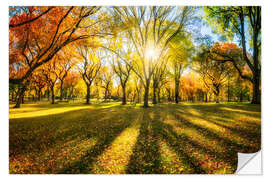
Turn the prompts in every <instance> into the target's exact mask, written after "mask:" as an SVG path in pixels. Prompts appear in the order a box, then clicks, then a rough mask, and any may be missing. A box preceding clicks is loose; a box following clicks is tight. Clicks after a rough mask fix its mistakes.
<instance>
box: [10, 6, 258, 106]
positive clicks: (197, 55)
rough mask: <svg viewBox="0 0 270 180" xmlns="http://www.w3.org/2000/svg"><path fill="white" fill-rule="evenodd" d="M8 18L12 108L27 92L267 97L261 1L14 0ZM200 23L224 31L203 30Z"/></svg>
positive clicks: (90, 98) (86, 96) (182, 98)
mask: <svg viewBox="0 0 270 180" xmlns="http://www.w3.org/2000/svg"><path fill="white" fill-rule="evenodd" d="M199 14H203V16H200V15H199ZM9 22H10V23H9V99H10V102H11V103H14V104H15V105H14V107H16V108H19V107H20V105H21V104H22V103H25V101H26V100H27V101H41V100H43V101H45V100H49V101H51V103H52V104H54V103H57V102H63V101H70V100H77V99H79V100H81V99H83V101H84V102H85V103H87V104H90V103H91V102H94V101H95V102H96V101H121V102H122V105H125V104H127V103H143V106H144V107H148V106H149V103H150V102H151V103H152V104H157V103H162V102H175V103H179V102H187V101H190V102H198V101H199V102H216V103H219V102H224V101H226V102H231V101H237V102H242V101H249V102H251V103H253V104H260V103H261V8H260V7H259V6H256V7H252V6H249V7H241V6H237V7H187V6H185V7H178V6H175V7H173V6H137V7H135V6H132V7H127V6H125V7H99V6H97V7H96V6H89V7H85V6H81V7H73V6H70V7H66V6H59V7H46V6H42V7H36V6H27V7H26V6H11V7H9ZM202 24H207V27H209V28H211V30H212V31H213V36H215V37H218V39H219V40H218V41H214V40H213V38H211V36H202V35H201V34H200V33H199V32H197V31H198V29H200V28H201V26H202Z"/></svg>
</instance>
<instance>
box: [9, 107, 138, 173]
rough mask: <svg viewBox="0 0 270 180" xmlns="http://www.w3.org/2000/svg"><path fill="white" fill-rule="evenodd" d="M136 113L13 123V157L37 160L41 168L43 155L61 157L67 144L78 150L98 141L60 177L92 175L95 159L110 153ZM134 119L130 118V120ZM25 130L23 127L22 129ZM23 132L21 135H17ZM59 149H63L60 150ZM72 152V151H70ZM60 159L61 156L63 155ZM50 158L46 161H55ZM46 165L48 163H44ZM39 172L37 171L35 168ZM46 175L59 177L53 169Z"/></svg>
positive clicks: (113, 111)
mask: <svg viewBox="0 0 270 180" xmlns="http://www.w3.org/2000/svg"><path fill="white" fill-rule="evenodd" d="M133 114H135V115H136V113H133V110H132V109H129V110H127V111H126V108H119V109H118V108H108V109H99V110H76V111H72V112H68V113H63V114H57V115H50V116H48V117H42V118H27V119H25V120H24V119H19V120H17V119H16V120H12V123H11V124H12V125H11V126H10V138H9V142H10V143H9V149H10V152H9V157H10V158H11V159H12V158H13V157H17V156H25V155H27V157H28V158H29V160H30V159H32V160H33V162H34V163H35V164H36V166H37V168H38V166H39V163H41V162H39V161H44V159H40V157H41V156H42V154H44V153H45V152H48V150H52V151H53V152H54V154H55V153H56V154H57V153H58V151H59V147H60V148H61V147H62V146H64V145H65V144H66V143H68V142H71V141H73V140H76V142H74V143H75V144H74V145H73V146H75V145H76V144H77V143H80V142H81V141H84V140H88V139H89V140H91V139H92V138H95V139H97V144H95V145H94V147H92V148H91V149H90V150H89V151H88V152H87V153H86V155H85V156H84V157H82V158H81V159H80V160H77V159H76V160H77V161H75V162H74V163H72V164H70V166H69V167H63V169H60V170H59V173H73V172H76V173H91V167H90V168H89V164H91V163H92V162H93V161H94V159H95V158H96V157H97V156H98V155H99V154H101V153H102V152H103V150H104V149H106V148H107V147H108V146H109V145H110V144H111V142H112V141H113V140H114V139H115V138H116V137H117V136H118V135H119V134H120V133H121V132H122V131H123V130H124V129H125V128H127V127H129V125H130V124H131V123H132V117H131V116H132V115H133ZM129 115H130V116H129ZM22 126H23V127H22ZM18 132H19V134H17V133H18ZM58 146H59V147H58ZM70 148H72V147H70ZM59 155H60V154H59ZM53 158H54V156H50V157H49V159H47V160H46V161H51V160H53ZM55 158H56V157H55ZM42 163H45V162H42ZM33 168H35V167H33ZM33 168H28V169H24V170H23V172H24V173H33V172H35V173H38V172H39V170H38V169H36V168H35V169H33ZM45 168H47V169H46V173H55V172H58V171H57V167H54V168H53V169H52V168H50V167H45Z"/></svg>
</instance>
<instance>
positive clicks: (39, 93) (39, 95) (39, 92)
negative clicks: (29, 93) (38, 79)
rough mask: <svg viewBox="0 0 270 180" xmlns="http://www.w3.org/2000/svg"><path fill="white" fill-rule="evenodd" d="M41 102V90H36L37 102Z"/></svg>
mask: <svg viewBox="0 0 270 180" xmlns="http://www.w3.org/2000/svg"><path fill="white" fill-rule="evenodd" d="M40 100H41V89H38V101H40Z"/></svg>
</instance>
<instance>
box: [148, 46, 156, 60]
mask: <svg viewBox="0 0 270 180" xmlns="http://www.w3.org/2000/svg"><path fill="white" fill-rule="evenodd" d="M158 54H159V53H158V50H157V49H154V48H148V49H146V51H145V56H146V58H147V59H152V60H156V59H157V58H158Z"/></svg>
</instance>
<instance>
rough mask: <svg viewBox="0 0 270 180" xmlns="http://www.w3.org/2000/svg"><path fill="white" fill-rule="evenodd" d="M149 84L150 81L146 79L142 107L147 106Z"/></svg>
mask: <svg viewBox="0 0 270 180" xmlns="http://www.w3.org/2000/svg"><path fill="white" fill-rule="evenodd" d="M149 85H150V82H149V81H147V82H146V86H145V88H144V99H143V101H144V102H143V107H149V105H148V96H149Z"/></svg>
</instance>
